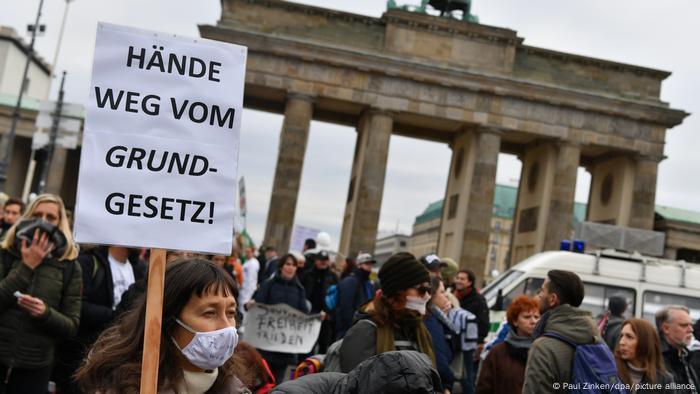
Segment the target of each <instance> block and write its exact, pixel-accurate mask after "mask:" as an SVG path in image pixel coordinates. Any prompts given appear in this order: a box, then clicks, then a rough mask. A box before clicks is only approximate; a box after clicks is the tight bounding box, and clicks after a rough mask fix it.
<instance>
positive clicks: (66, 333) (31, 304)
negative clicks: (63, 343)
mask: <svg viewBox="0 0 700 394" xmlns="http://www.w3.org/2000/svg"><path fill="white" fill-rule="evenodd" d="M77 256H78V249H77V247H76V246H75V244H74V243H73V236H72V234H71V231H70V227H69V225H68V218H67V216H66V209H65V207H64V206H63V201H62V200H61V199H60V198H59V197H57V196H54V195H50V194H43V195H41V196H39V197H37V198H36V199H35V200H34V201H33V202H32V203H31V204H30V205H29V208H27V212H26V213H25V214H24V216H23V217H22V220H20V221H19V222H18V223H16V224H15V225H14V226H13V227H12V228H11V229H10V230H9V231H8V232H7V237H6V238H5V240H4V241H3V242H2V246H1V249H0V392H2V393H23V394H25V393H30V394H31V393H41V394H44V393H46V390H47V387H48V384H49V377H50V375H51V366H52V363H53V358H54V343H55V342H56V341H58V340H63V339H68V338H70V337H72V336H74V335H75V334H76V332H77V331H78V324H79V321H80V287H81V283H82V274H81V271H80V266H79V265H78V263H77V262H76V260H75V258H76V257H77Z"/></svg>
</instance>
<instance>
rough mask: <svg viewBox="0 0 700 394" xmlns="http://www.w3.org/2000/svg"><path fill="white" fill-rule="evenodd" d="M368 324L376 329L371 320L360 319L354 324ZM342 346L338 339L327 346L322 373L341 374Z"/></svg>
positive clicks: (341, 340)
mask: <svg viewBox="0 0 700 394" xmlns="http://www.w3.org/2000/svg"><path fill="white" fill-rule="evenodd" d="M362 322H365V323H368V324H371V325H373V326H374V327H377V324H376V323H375V322H373V321H372V320H371V319H362V320H360V321H358V322H357V323H355V324H359V323H362ZM342 346H343V338H340V339H338V340H337V341H335V342H333V343H332V344H331V345H330V346H328V350H326V356H325V357H324V358H323V372H341V370H340V348H341V347H342Z"/></svg>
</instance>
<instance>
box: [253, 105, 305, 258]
mask: <svg viewBox="0 0 700 394" xmlns="http://www.w3.org/2000/svg"><path fill="white" fill-rule="evenodd" d="M312 115H313V98H312V97H311V96H307V95H302V94H296V93H291V94H289V96H288V97H287V105H286V108H285V110H284V122H283V123H282V131H281V132H280V144H279V153H278V154H277V167H276V168H275V179H274V182H273V184H272V196H271V197H270V209H269V210H268V212H267V226H266V227H265V241H264V244H265V245H272V246H275V247H276V248H277V250H280V251H283V252H285V251H287V250H288V249H289V243H290V240H291V237H292V228H293V226H294V214H295V211H296V207H297V197H298V195H299V185H300V183H301V173H302V170H303V167H304V155H305V153H306V143H307V141H308V139H309V126H310V124H311V117H312Z"/></svg>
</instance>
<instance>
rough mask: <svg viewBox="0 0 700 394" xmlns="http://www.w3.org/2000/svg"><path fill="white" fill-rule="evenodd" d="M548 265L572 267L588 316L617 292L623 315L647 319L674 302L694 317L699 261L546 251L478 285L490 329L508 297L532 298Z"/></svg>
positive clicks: (698, 313) (699, 299) (699, 314)
mask: <svg viewBox="0 0 700 394" xmlns="http://www.w3.org/2000/svg"><path fill="white" fill-rule="evenodd" d="M553 269H558V270H566V271H572V272H575V273H576V274H577V275H578V276H579V277H580V278H581V280H582V281H583V284H584V286H585V297H584V299H583V303H582V304H581V308H583V309H585V310H588V311H590V312H591V313H592V314H593V316H594V317H596V316H600V315H602V313H603V312H604V311H605V309H606V307H607V305H608V299H609V298H610V297H611V296H621V297H624V298H625V299H626V300H627V311H626V313H625V316H626V317H638V318H644V319H647V320H649V321H651V322H652V323H653V322H654V315H655V313H656V311H658V310H659V309H661V308H662V307H663V306H665V305H670V304H674V305H685V306H686V307H688V309H690V315H691V317H692V319H693V320H697V319H698V318H700V264H693V263H686V262H685V261H673V260H666V259H662V258H657V257H647V256H643V255H641V254H638V253H627V252H620V251H615V250H599V251H595V252H589V253H585V254H584V253H573V252H568V251H550V252H543V253H538V254H536V255H533V256H531V257H529V258H527V259H525V260H523V261H522V262H520V263H518V264H517V265H515V266H513V267H512V268H510V269H509V270H508V271H506V272H505V273H503V274H502V275H500V276H499V277H498V278H497V279H496V280H495V281H494V282H492V283H491V284H489V285H488V286H487V287H485V288H484V289H483V291H482V294H483V296H484V298H486V302H487V304H488V306H489V308H490V309H491V323H492V324H491V329H492V331H495V330H496V329H497V328H498V324H499V323H500V322H501V321H502V320H503V319H504V315H505V311H506V310H507V309H508V306H509V305H510V304H511V303H512V302H513V300H514V299H515V298H516V297H518V296H520V295H523V294H525V295H528V296H534V295H535V294H536V293H537V291H538V290H539V289H540V287H542V283H543V282H544V279H545V277H546V276H547V272H548V271H549V270H553Z"/></svg>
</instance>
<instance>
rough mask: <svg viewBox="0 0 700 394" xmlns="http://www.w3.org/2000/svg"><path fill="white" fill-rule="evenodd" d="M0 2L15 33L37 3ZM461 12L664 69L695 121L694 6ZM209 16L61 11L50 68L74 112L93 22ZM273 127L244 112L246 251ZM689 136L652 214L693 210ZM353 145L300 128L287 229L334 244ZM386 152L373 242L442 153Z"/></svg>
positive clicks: (144, 7) (684, 129)
mask: <svg viewBox="0 0 700 394" xmlns="http://www.w3.org/2000/svg"><path fill="white" fill-rule="evenodd" d="M298 2H300V3H306V4H312V5H316V6H320V7H327V8H333V9H338V10H344V11H349V12H354V13H358V14H364V15H371V16H375V17H379V16H381V14H382V13H383V12H384V10H385V4H386V2H385V1H384V0H352V1H350V0H298ZM11 3H12V5H11V6H9V5H8V4H5V6H4V7H3V12H2V13H0V24H1V25H9V26H13V27H14V28H15V29H17V30H18V31H19V32H20V33H21V34H23V33H24V32H25V30H26V24H28V23H33V21H34V18H35V15H36V8H37V7H38V4H39V1H38V0H23V1H16V0H15V1H12V2H11ZM398 3H400V4H416V3H419V0H408V1H402V0H400V1H398ZM64 4H65V3H64V2H63V1H59V0H47V1H45V6H44V12H43V16H42V23H45V24H46V25H47V33H46V35H45V36H43V37H40V38H38V39H37V49H38V51H39V53H40V54H41V55H42V56H43V57H44V58H45V59H47V61H51V60H52V59H53V56H54V52H55V49H56V43H57V39H58V31H59V26H60V21H61V17H62V15H63V9H64ZM472 12H473V13H475V14H477V15H478V17H479V19H480V22H481V23H482V24H486V25H492V26H499V27H505V28H509V29H512V30H515V31H517V32H518V35H519V36H520V37H522V38H524V39H525V43H526V44H528V45H533V46H539V47H544V48H549V49H554V50H558V51H564V52H570V53H575V54H580V55H584V56H590V57H597V58H602V59H607V60H613V61H618V62H623V63H630V64H635V65H640V66H646V67H652V68H658V69H662V70H666V71H671V72H672V73H673V75H671V76H670V77H669V78H668V79H667V80H666V81H665V82H664V84H663V89H662V94H661V96H662V100H663V101H666V102H669V103H670V104H671V105H672V107H673V108H678V109H683V110H685V111H686V112H690V113H698V112H700V100H698V97H699V96H698V95H699V94H700V93H699V92H700V76H699V75H698V74H699V73H700V52H698V50H697V47H698V37H700V27H698V23H697V16H698V15H700V2H698V1H697V0H674V1H670V2H654V1H641V2H640V1H632V0H616V1H613V2H611V1H604V0H589V1H585V2H583V1H578V2H576V1H561V0H532V1H527V2H526V1H522V0H488V1H487V0H474V2H473V8H472ZM220 14H221V6H220V2H219V1H218V0H199V1H184V0H158V1H150V0H149V1H143V0H140V1H137V0H120V1H113V0H110V1H107V0H74V1H72V2H71V5H70V11H69V14H68V23H67V25H66V31H65V34H64V39H63V45H62V49H61V52H60V56H59V59H58V62H57V63H58V70H66V71H67V72H68V80H67V83H66V85H67V88H66V97H67V100H69V101H72V102H79V103H84V102H85V100H86V99H87V97H88V90H89V85H90V70H91V67H92V53H93V49H94V45H95V28H96V24H97V22H98V21H104V22H111V23H118V24H124V25H129V26H134V27H140V28H144V29H151V30H157V31H162V32H168V33H175V34H180V35H186V36H198V35H199V32H198V30H197V25H198V24H215V23H216V21H217V20H218V19H219V17H220ZM57 82H58V81H56V83H55V85H57V84H58V83H57ZM54 97H55V91H54V92H53V93H52V98H54ZM281 124H282V116H280V115H273V114H267V113H262V112H257V111H251V110H246V111H244V114H243V126H242V130H241V154H240V159H239V174H240V175H243V176H245V179H246V186H247V194H248V196H247V199H248V228H249V231H250V233H251V234H252V235H253V237H254V239H255V240H256V241H257V242H260V241H261V240H262V237H263V233H264V230H265V220H266V217H267V209H268V206H269V202H270V194H271V191H272V180H273V177H274V171H275V162H276V155H277V148H278V143H279V131H280V128H281ZM699 132H700V121H699V120H698V118H697V117H696V116H693V115H691V116H690V117H689V118H687V119H686V120H685V122H684V123H683V124H682V125H681V126H678V127H676V128H674V129H672V130H670V131H669V132H668V134H667V140H666V141H667V145H666V155H667V156H668V159H666V160H665V161H663V162H662V163H661V165H660V170H659V179H658V186H657V194H656V201H657V204H659V205H666V206H673V207H678V208H684V209H689V210H700V208H698V207H697V201H698V196H700V155H699V154H698V148H699V147H700V144H699V143H698V136H697V134H698V133H699ZM355 136H356V133H355V131H354V130H353V129H352V128H348V127H341V126H336V125H332V124H327V123H321V122H313V123H312V124H311V133H310V137H309V143H308V147H307V151H306V158H305V162H304V172H303V176H302V182H301V191H300V194H299V201H298V205H297V213H296V223H297V224H300V225H304V226H307V227H313V228H318V229H322V230H325V231H328V232H329V233H330V234H331V237H332V241H333V244H334V245H337V243H338V240H339V236H340V227H341V225H342V217H343V212H344V209H345V205H344V202H345V198H346V196H347V190H348V183H349V178H350V171H351V165H352V163H351V161H352V154H353V151H354V144H355ZM390 145H391V146H390V151H389V161H388V167H387V175H386V185H385V188H384V199H383V202H382V211H381V217H380V224H379V228H380V231H381V232H383V233H389V232H393V231H395V230H396V229H398V230H399V232H402V233H405V234H410V233H411V226H412V224H413V220H414V218H415V216H416V215H418V214H420V213H421V212H422V211H423V209H425V207H426V206H427V205H428V204H429V203H430V202H433V201H436V200H439V199H441V198H443V193H444V191H445V183H446V180H447V171H448V167H449V162H450V155H451V151H450V150H449V149H448V147H447V146H446V145H443V144H438V143H433V142H425V141H420V140H414V139H409V138H405V137H397V136H394V137H392V139H391V143H390ZM425 163H429V165H425ZM519 177H520V163H519V162H518V160H516V159H515V158H514V157H512V156H509V155H501V156H500V158H499V167H498V182H500V183H504V184H510V185H516V184H517V179H518V178H519ZM589 185H590V176H589V174H588V173H586V172H585V171H583V170H582V169H580V170H579V177H578V183H577V193H576V199H577V201H581V202H586V200H587V198H588V196H587V194H588V187H589Z"/></svg>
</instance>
